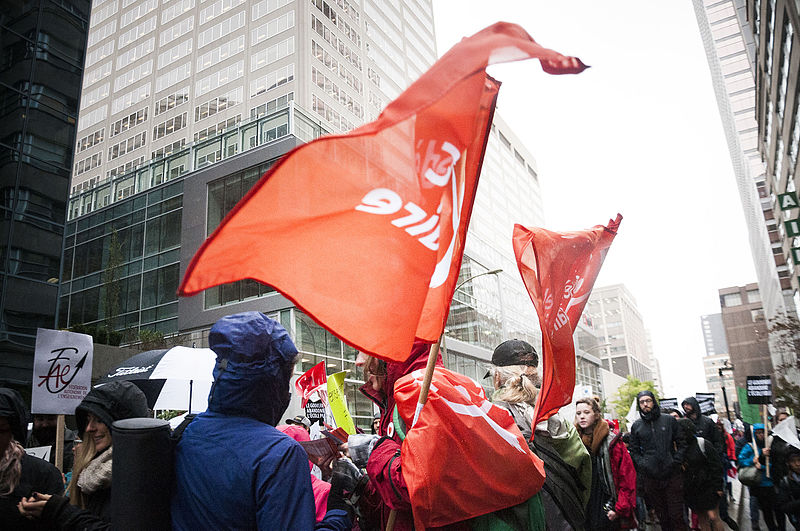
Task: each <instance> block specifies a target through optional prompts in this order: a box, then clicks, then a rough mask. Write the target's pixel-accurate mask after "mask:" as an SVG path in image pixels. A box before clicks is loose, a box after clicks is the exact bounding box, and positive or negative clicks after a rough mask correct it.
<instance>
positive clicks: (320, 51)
mask: <svg viewBox="0 0 800 531" xmlns="http://www.w3.org/2000/svg"><path fill="white" fill-rule="evenodd" d="M311 53H312V54H313V55H314V57H316V58H317V60H318V61H319V62H320V63H321V64H323V65H325V67H326V68H327V69H328V70H330V71H331V72H332V73H333V74H335V75H338V76H339V78H341V79H343V80H344V81H345V83H347V84H348V85H350V87H352V88H353V89H354V90H355V91H356V92H358V93H359V94H363V84H362V83H361V79H359V78H358V77H356V76H355V75H353V74H352V73H350V71H349V70H348V69H347V68H346V67H345V66H344V64H342V63H340V62H339V61H337V60H336V59H335V58H334V57H333V55H332V54H330V53H328V52H327V50H325V49H324V48H323V47H322V46H321V45H320V44H318V43H317V41H315V40H312V41H311ZM378 108H382V106H379V107H378Z"/></svg>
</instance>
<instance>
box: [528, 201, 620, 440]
mask: <svg viewBox="0 0 800 531" xmlns="http://www.w3.org/2000/svg"><path fill="white" fill-rule="evenodd" d="M621 222H622V216H621V215H619V214H617V219H616V220H611V221H609V223H608V226H606V227H604V226H602V225H597V226H596V227H594V228H592V229H589V230H581V231H574V232H552V231H549V230H545V229H540V228H535V229H526V228H525V227H523V226H522V225H514V255H515V256H516V258H517V266H518V267H519V272H520V274H521V275H522V281H523V282H524V283H525V287H526V288H528V293H529V294H530V296H531V300H532V301H533V305H534V306H535V307H536V313H537V314H538V315H539V326H540V327H541V329H542V351H543V352H542V365H541V367H542V373H543V374H542V390H541V391H540V393H539V397H538V398H537V399H536V409H535V412H534V417H535V419H534V420H535V422H534V425H536V423H538V422H539V421H542V420H545V419H547V418H549V417H550V416H551V415H552V414H553V413H555V412H556V411H558V409H559V408H560V407H562V406H565V405H567V404H568V403H569V402H570V401H571V400H572V391H573V389H574V388H575V345H574V343H573V341H572V334H573V332H574V331H575V326H576V325H577V324H578V319H580V316H581V313H583V308H584V306H586V301H587V300H588V299H589V294H590V293H591V292H592V287H593V286H594V281H595V280H596V279H597V275H598V274H599V273H600V266H602V265H603V259H605V257H606V253H607V252H608V249H609V247H610V246H611V242H612V241H613V240H614V236H616V235H617V229H618V228H619V224H620V223H621Z"/></svg>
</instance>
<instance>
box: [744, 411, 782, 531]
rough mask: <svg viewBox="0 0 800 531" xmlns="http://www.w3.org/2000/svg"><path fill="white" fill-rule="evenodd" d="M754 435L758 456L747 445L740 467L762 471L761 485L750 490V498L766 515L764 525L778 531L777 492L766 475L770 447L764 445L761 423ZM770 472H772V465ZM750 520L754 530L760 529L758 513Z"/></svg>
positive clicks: (754, 428) (750, 446) (756, 427)
mask: <svg viewBox="0 0 800 531" xmlns="http://www.w3.org/2000/svg"><path fill="white" fill-rule="evenodd" d="M753 435H755V440H756V449H757V450H758V455H756V453H755V450H754V449H753V444H752V443H750V444H745V445H744V446H743V447H742V449H741V450H740V451H739V455H738V460H739V467H740V468H742V467H747V466H755V467H756V468H758V469H759V470H761V483H759V484H758V485H757V486H755V487H748V488H749V489H750V496H752V497H754V498H756V499H757V500H758V507H759V509H761V513H762V514H763V515H764V523H765V524H767V529H769V530H770V531H772V530H774V529H778V524H777V523H776V521H775V491H774V490H773V488H774V485H775V484H774V483H773V482H772V479H770V478H768V477H767V475H766V474H765V473H764V471H765V470H767V456H769V446H766V445H765V444H764V440H765V439H764V437H765V436H764V425H763V424H761V423H758V424H753ZM769 470H770V471H771V470H772V464H771V463H770V466H769ZM750 519H751V522H752V524H753V529H758V520H759V519H758V513H755V514H752V513H751V514H750Z"/></svg>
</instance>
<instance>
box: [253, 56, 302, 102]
mask: <svg viewBox="0 0 800 531" xmlns="http://www.w3.org/2000/svg"><path fill="white" fill-rule="evenodd" d="M292 80H294V63H292V64H289V65H286V66H283V67H281V68H278V69H277V70H275V71H274V72H270V73H269V74H267V75H266V76H264V77H260V78H258V79H256V80H254V81H253V82H251V83H250V97H251V98H254V97H256V96H258V95H260V94H263V93H265V92H267V91H269V90H272V89H274V88H277V87H280V86H281V85H285V84H287V83H289V82H290V81H292Z"/></svg>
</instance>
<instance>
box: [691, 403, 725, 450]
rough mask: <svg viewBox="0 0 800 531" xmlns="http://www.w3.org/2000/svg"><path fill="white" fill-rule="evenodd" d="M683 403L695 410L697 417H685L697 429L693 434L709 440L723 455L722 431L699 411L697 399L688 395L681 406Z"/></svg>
mask: <svg viewBox="0 0 800 531" xmlns="http://www.w3.org/2000/svg"><path fill="white" fill-rule="evenodd" d="M684 404H689V405H691V406H692V408H693V409H694V411H696V412H697V418H695V419H693V418H691V417H689V415H687V417H688V418H689V419H691V421H692V422H694V425H695V427H696V429H697V430H696V432H695V435H697V436H698V437H702V438H703V439H705V440H706V441H708V442H710V443H711V444H712V445H713V446H714V448H715V449H716V451H717V454H718V455H720V456H725V455H726V454H727V452H726V451H725V442H724V441H723V440H722V432H721V431H719V428H717V425H716V424H715V423H714V421H713V420H711V419H710V418H708V417H707V416H705V415H703V414H701V413H700V404H699V403H698V402H697V399H696V398H695V397H693V396H690V397H689V398H687V399H686V400H684V401H683V402H681V407H683V405H684ZM684 410H685V408H684Z"/></svg>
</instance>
